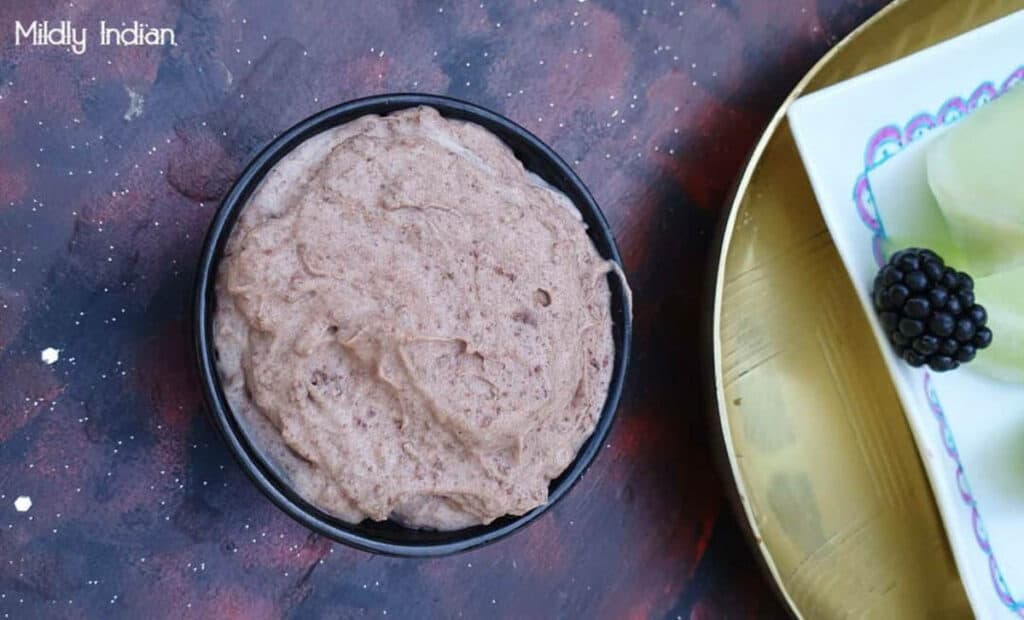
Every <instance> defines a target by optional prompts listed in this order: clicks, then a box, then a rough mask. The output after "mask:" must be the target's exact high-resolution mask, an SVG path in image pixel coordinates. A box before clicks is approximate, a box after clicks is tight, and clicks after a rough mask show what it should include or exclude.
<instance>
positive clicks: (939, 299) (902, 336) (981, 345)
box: [872, 248, 1024, 372]
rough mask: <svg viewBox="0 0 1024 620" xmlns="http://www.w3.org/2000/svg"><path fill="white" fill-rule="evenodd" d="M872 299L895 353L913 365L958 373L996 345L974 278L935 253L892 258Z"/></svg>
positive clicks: (904, 252) (906, 253)
mask: <svg viewBox="0 0 1024 620" xmlns="http://www.w3.org/2000/svg"><path fill="white" fill-rule="evenodd" d="M1021 273H1022V275H1024V270H1022V272H1021ZM996 285H997V286H998V283H997V284H996ZM872 300H873V301H874V306H875V310H876V311H877V312H878V318H879V320H880V321H881V323H882V328H883V329H884V330H885V333H886V335H887V336H888V337H889V341H890V342H891V343H892V345H893V347H895V349H896V353H897V355H899V357H900V358H902V359H903V360H904V361H906V362H907V363H908V364H910V365H911V366H914V367H921V366H925V365H927V366H928V367H929V368H931V369H932V370H934V371H936V372H946V371H949V370H955V369H957V368H959V367H960V365H961V364H966V363H967V362H970V361H972V360H974V358H975V355H976V354H977V351H978V350H979V349H985V348H987V347H988V346H989V345H990V344H991V343H992V330H991V329H990V328H989V327H988V326H987V325H988V313H987V312H986V310H985V308H984V307H983V306H981V305H979V304H977V303H975V299H974V280H973V279H971V277H970V276H969V275H967V274H966V273H963V272H960V271H957V270H956V269H954V268H952V267H948V266H946V264H945V262H944V261H943V260H942V258H941V257H940V256H939V255H938V254H936V253H935V252H933V251H931V250H926V249H921V248H908V249H905V250H900V251H899V252H896V253H895V254H893V255H892V257H891V258H890V259H889V262H888V264H886V265H885V266H884V267H882V269H881V270H880V271H879V272H878V275H877V276H875V282H874V287H873V289H872ZM1022 318H1024V317H1022Z"/></svg>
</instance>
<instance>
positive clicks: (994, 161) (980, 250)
mask: <svg viewBox="0 0 1024 620" xmlns="http://www.w3.org/2000/svg"><path fill="white" fill-rule="evenodd" d="M927 158H928V162H927V163H928V184H929V186H930V187H931V189H932V192H933V193H934V194H935V198H936V200H937V201H938V204H939V208H940V209H941V211H942V214H943V215H944V216H945V219H946V224H947V225H948V227H949V231H950V233H951V234H952V236H953V240H954V241H955V242H956V244H957V245H958V246H959V248H960V250H961V252H962V255H963V258H964V260H965V262H966V263H967V267H968V269H969V271H970V273H971V274H972V275H973V276H974V277H975V278H982V277H984V276H987V275H990V274H994V273H999V272H1002V271H1008V270H1011V269H1013V268H1015V267H1018V266H1024V88H1014V89H1013V90H1011V91H1010V92H1008V93H1006V94H1004V95H1003V96H1002V97H1000V98H998V99H996V100H995V101H993V102H992V103H989V104H987V105H986V106H985V107H983V108H981V109H979V110H977V111H976V112H974V113H973V114H971V115H970V116H969V117H967V118H965V119H964V120H962V121H960V123H959V124H958V125H957V126H955V127H953V128H951V129H950V130H949V131H948V132H947V133H946V134H945V135H942V136H940V137H939V138H938V139H937V140H936V142H935V144H934V145H932V147H931V148H930V149H929V150H928V155H927ZM1021 301H1022V302H1024V299H1021ZM1019 307H1021V308H1024V305H1021V306H1019ZM997 338H998V337H997Z"/></svg>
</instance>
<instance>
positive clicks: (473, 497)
mask: <svg viewBox="0 0 1024 620" xmlns="http://www.w3.org/2000/svg"><path fill="white" fill-rule="evenodd" d="M611 268H612V265H611V263H609V262H608V261H605V260H604V259H602V258H601V256H600V255H599V254H598V253H597V250H596V249H595V248H594V246H593V244H592V243H591V241H590V239H589V238H588V237H587V234H586V227H585V225H584V223H583V221H582V220H581V218H580V215H579V212H578V211H577V210H576V209H575V207H574V206H573V205H572V203H571V202H570V200H569V199H568V198H567V197H566V196H565V195H564V194H562V193H560V192H558V191H556V190H554V189H553V188H551V187H550V186H548V185H547V184H545V183H544V182H543V181H542V180H541V179H540V178H539V177H536V176H535V175H533V174H532V173H530V172H528V171H526V170H525V169H524V168H523V165H522V164H521V163H520V161H519V160H518V159H516V157H515V156H514V154H513V153H512V151H511V150H510V149H509V148H508V146H506V145H505V144H504V143H503V142H502V141H501V140H500V139H498V138H497V137H496V136H495V135H493V134H491V133H490V132H488V131H487V130H485V129H483V128H482V127H480V126H478V125H475V124H472V123H467V122H461V121H455V120H448V119H445V118H442V117H441V116H440V114H438V112H437V111H436V110H434V109H432V108H426V107H421V108H415V109H409V110H403V111H401V112H397V113H394V114H391V115H389V116H384V117H380V116H364V117H361V118H359V119H357V120H355V121H352V122H350V123H347V124H345V125H342V126H340V127H337V128H334V129H331V130H328V131H326V132H324V133H321V134H318V135H316V136H314V137H313V138H310V139H309V140H307V141H305V142H303V143H302V144H301V145H299V146H298V147H297V148H296V149H295V150H293V151H292V152H291V153H289V154H288V155H287V156H286V157H285V158H284V159H283V160H281V161H280V162H279V163H278V164H277V165H275V167H274V168H273V169H272V170H271V171H270V173H269V174H268V175H267V176H266V177H265V178H264V180H263V181H262V183H261V184H260V186H259V187H258V189H257V190H256V192H255V193H254V194H253V196H252V197H251V198H250V200H249V202H248V204H247V205H246V206H245V209H244V210H243V211H242V213H241V215H240V218H239V220H238V222H237V223H236V225H235V227H234V230H233V231H232V233H231V237H230V239H229V240H228V243H227V246H226V250H225V253H224V257H223V260H222V262H221V263H220V268H219V272H218V274H217V282H216V298H217V309H216V313H215V316H214V341H215V343H216V349H217V354H218V367H219V370H220V373H221V377H222V380H223V385H224V389H225V392H226V395H227V398H228V402H229V403H230V405H231V407H232V410H233V411H234V412H235V413H236V415H237V416H238V417H239V418H240V419H241V421H242V422H243V425H244V426H245V427H246V431H247V433H248V435H249V437H250V439H251V440H252V441H253V442H254V444H255V445H256V446H257V447H258V448H259V449H261V450H262V451H263V453H264V454H265V455H267V456H268V458H269V460H270V461H271V462H272V463H274V464H275V465H276V466H277V468H278V469H279V471H280V472H281V473H282V475H284V476H285V478H286V479H288V481H289V482H290V483H291V484H292V485H293V486H294V487H295V489H296V491H297V492H298V493H299V494H300V495H302V496H303V497H304V498H305V499H306V500H307V501H309V502H311V503H312V504H314V505H316V506H318V507H320V508H321V509H323V510H325V511H327V512H329V513H332V514H334V515H336V516H338V517H339V518H341V519H343V520H345V521H349V522H353V523H355V522H359V521H362V520H363V519H366V518H369V519H374V520H383V519H387V518H392V519H395V520H396V521H398V522H400V523H403V524H405V525H407V526H409V527H419V528H433V529H442V530H445V529H456V528H461V527H466V526H469V525H475V524H481V523H489V522H491V521H493V520H494V519H496V518H498V517H500V516H503V515H506V514H512V515H519V514H523V513H525V512H527V511H529V510H531V509H532V508H534V507H536V506H539V505H541V504H543V503H544V502H545V501H547V493H548V485H549V483H550V481H551V480H552V479H553V478H556V477H557V476H558V475H559V474H561V473H562V471H563V470H565V468H566V467H567V466H568V465H569V464H570V463H571V462H572V461H573V459H574V458H575V456H576V452H577V451H578V450H579V449H580V447H581V446H582V444H583V442H584V441H585V440H586V439H587V437H589V436H590V434H591V433H592V432H593V430H594V427H595V425H596V423H597V420H598V417H599V416H600V413H601V409H602V407H603V405H604V402H605V398H606V395H607V390H608V384H609V380H610V377H611V371H612V365H613V358H614V344H613V341H612V320H611V316H610V303H611V302H610V293H609V287H608V281H607V274H608V273H609V271H610V270H611Z"/></svg>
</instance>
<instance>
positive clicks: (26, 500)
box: [14, 495, 32, 512]
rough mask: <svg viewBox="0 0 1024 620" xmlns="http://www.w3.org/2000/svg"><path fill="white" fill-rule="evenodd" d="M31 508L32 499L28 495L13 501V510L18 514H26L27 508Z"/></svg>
mask: <svg viewBox="0 0 1024 620" xmlns="http://www.w3.org/2000/svg"><path fill="white" fill-rule="evenodd" d="M31 507H32V498H31V497H29V496H28V495H21V496H19V497H18V499H16V500H14V509H15V510H17V511H18V512H28V510H29V508H31Z"/></svg>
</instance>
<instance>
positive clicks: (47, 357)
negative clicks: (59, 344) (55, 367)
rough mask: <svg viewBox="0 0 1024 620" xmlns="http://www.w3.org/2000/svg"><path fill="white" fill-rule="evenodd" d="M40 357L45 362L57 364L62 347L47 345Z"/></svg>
mask: <svg viewBox="0 0 1024 620" xmlns="http://www.w3.org/2000/svg"><path fill="white" fill-rule="evenodd" d="M39 357H40V358H41V359H42V360H43V363H44V364H55V363H56V362H57V360H59V359H60V349H54V348H53V347H46V348H45V349H43V351H42V353H40V354H39Z"/></svg>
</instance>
